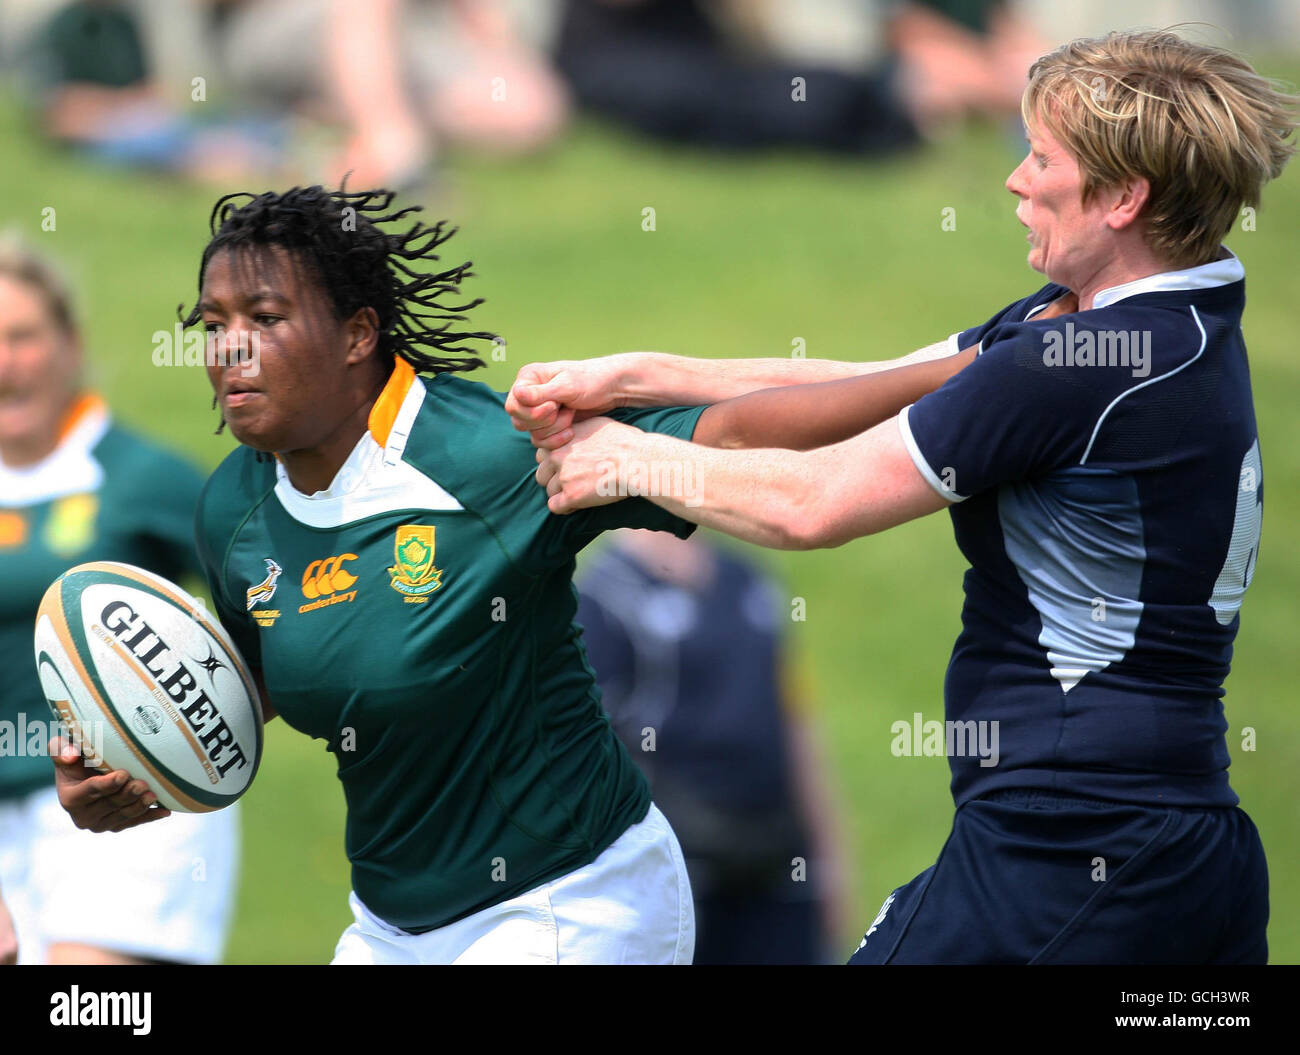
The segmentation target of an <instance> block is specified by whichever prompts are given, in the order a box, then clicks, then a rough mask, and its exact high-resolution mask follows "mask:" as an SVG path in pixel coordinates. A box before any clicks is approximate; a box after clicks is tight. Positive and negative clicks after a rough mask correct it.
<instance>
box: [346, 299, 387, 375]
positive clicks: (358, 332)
mask: <svg viewBox="0 0 1300 1055" xmlns="http://www.w3.org/2000/svg"><path fill="white" fill-rule="evenodd" d="M343 330H344V335H345V338H346V340H347V348H348V354H347V358H346V359H345V362H346V363H347V364H348V365H349V366H352V365H354V364H355V363H359V362H362V361H363V360H365V359H368V358H369V357H370V356H372V355H374V354H375V349H376V348H377V347H378V346H379V316H378V315H377V314H376V313H375V309H374V308H358V309H357V310H356V311H355V312H353V313H352V317H351V318H350V319H348V320H347V321H346V322H344V323H343Z"/></svg>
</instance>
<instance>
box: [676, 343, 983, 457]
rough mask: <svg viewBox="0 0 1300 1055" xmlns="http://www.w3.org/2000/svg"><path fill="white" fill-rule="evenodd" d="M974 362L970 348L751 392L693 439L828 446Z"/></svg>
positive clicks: (727, 405) (714, 409)
mask: <svg viewBox="0 0 1300 1055" xmlns="http://www.w3.org/2000/svg"><path fill="white" fill-rule="evenodd" d="M974 358H975V349H974V348H969V349H967V350H966V351H964V352H962V353H960V354H959V355H950V356H946V357H944V358H942V359H933V360H923V361H919V362H914V363H912V365H910V366H899V367H895V368H894V369H891V370H878V371H874V372H872V373H869V374H864V375H861V376H858V377H849V378H845V379H843V380H839V381H825V382H822V383H820V384H809V385H798V386H787V387H785V388H769V389H764V390H762V391H759V392H751V393H749V394H747V395H743V396H738V397H736V398H735V399H728V400H725V401H723V402H722V403H717V404H715V405H713V406H711V407H709V408H708V409H707V410H706V411H705V412H704V414H703V415H702V416H701V417H700V422H699V425H698V426H697V427H696V430H695V437H694V439H695V442H696V443H701V444H704V445H705V446H709V447H728V448H749V447H783V448H788V449H790V450H800V451H806V450H812V449H813V448H816V447H826V446H829V445H830V444H833V443H839V442H840V441H841V440H846V439H848V438H849V437H850V436H856V435H858V433H861V432H865V431H866V430H867V429H869V428H872V427H874V426H876V425H879V424H880V423H881V422H882V421H887V420H888V419H890V418H892V417H894V416H895V415H896V414H897V413H898V412H899V411H900V410H902V409H903V408H904V407H906V406H908V405H910V404H912V403H915V402H916V401H917V400H918V399H920V398H921V397H922V396H923V395H926V394H927V393H929V392H933V391H934V390H935V389H936V388H938V387H939V386H940V385H942V384H943V383H944V382H945V381H947V380H948V378H950V377H952V376H953V375H954V374H956V373H957V372H958V371H959V370H961V369H963V368H964V367H966V366H967V365H969V364H970V363H971V361H972V360H973V359H974Z"/></svg>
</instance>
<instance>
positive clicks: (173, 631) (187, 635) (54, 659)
mask: <svg viewBox="0 0 1300 1055" xmlns="http://www.w3.org/2000/svg"><path fill="white" fill-rule="evenodd" d="M35 644H36V669H37V672H38V674H39V675H40V679H41V687H42V689H43V690H44V692H45V698H46V700H47V701H48V702H49V704H50V707H51V708H53V710H54V712H55V718H56V719H58V720H61V721H62V723H63V724H64V726H65V727H66V728H67V729H68V731H69V733H70V734H71V737H72V738H73V739H74V741H75V742H76V743H77V744H78V746H80V747H81V750H82V755H83V756H84V757H85V758H86V760H87V764H88V765H91V766H93V767H94V768H97V769H98V770H99V771H100V772H103V773H107V772H111V771H112V770H115V769H125V770H126V771H127V772H128V773H130V774H131V776H132V777H137V778H139V779H140V780H143V781H144V782H145V783H146V784H148V785H149V788H150V790H152V791H153V792H154V793H155V794H156V795H157V796H158V801H159V802H161V803H162V804H163V805H164V806H166V807H167V808H168V809H172V810H180V811H181V812H183V813H208V812H211V811H212V810H219V809H222V808H223V807H225V806H229V805H230V804H231V803H232V802H234V801H235V800H236V799H237V798H239V796H240V795H242V794H243V793H244V792H245V791H247V790H248V786H249V784H251V783H252V781H253V776H254V774H255V773H256V772H257V766H258V763H259V762H260V761H261V758H262V707H261V702H260V700H259V698H258V693H257V687H256V685H255V684H254V682H253V678H252V676H251V675H250V674H249V671H248V667H247V666H246V665H245V663H244V660H243V657H241V656H240V654H239V651H238V650H237V649H236V648H235V645H234V642H232V641H231V640H230V638H229V636H228V635H227V634H226V632H225V630H223V629H222V627H221V625H220V624H219V623H218V622H217V621H216V620H215V619H214V618H213V617H211V616H209V615H208V613H207V610H206V609H205V608H204V606H203V604H202V603H201V602H200V601H198V600H196V599H195V598H193V597H191V596H190V595H189V594H188V593H186V592H185V591H184V590H182V589H181V588H180V587H179V586H176V585H175V584H173V583H170V582H168V581H167V580H166V579H164V578H161V577H160V576H157V575H154V574H152V573H151V572H147V571H145V570H144V569H143V568H136V567H134V566H132V565H130V564H118V563H114V562H110V561H98V562H95V563H91V564H81V565H78V566H77V567H75V568H72V569H71V570H70V571H67V572H64V573H63V575H61V576H60V577H59V578H58V579H56V580H55V581H54V582H53V583H52V584H51V585H50V588H49V589H48V590H46V591H45V597H44V598H43V599H42V600H41V607H40V609H39V610H38V612H37V613H36V642H35Z"/></svg>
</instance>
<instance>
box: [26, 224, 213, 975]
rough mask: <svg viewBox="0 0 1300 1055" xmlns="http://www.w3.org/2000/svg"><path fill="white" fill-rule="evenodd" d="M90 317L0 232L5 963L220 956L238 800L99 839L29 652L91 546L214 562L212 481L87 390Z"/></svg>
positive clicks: (192, 570) (118, 554)
mask: <svg viewBox="0 0 1300 1055" xmlns="http://www.w3.org/2000/svg"><path fill="white" fill-rule="evenodd" d="M81 332H82V331H81V328H80V326H79V325H78V321H77V319H76V315H75V312H74V310H73V306H72V298H71V295H70V293H69V292H68V290H67V288H66V286H65V285H64V283H63V282H62V281H61V280H60V278H59V276H58V275H57V273H56V272H55V271H54V270H53V269H52V268H51V267H50V265H49V264H48V263H47V262H46V261H45V260H44V259H43V258H42V257H41V256H40V255H38V254H36V253H35V252H33V251H32V250H31V249H29V248H28V247H26V246H25V245H23V244H22V243H20V242H18V241H16V240H12V239H9V238H6V239H3V240H0V583H2V584H3V587H2V588H0V889H2V890H3V893H4V897H5V898H6V899H7V900H8V901H9V903H10V908H11V909H12V915H13V931H14V932H15V933H12V934H10V937H9V941H8V942H6V927H5V924H4V921H5V918H6V914H5V913H4V912H3V911H2V910H0V963H2V962H4V959H5V956H6V951H5V950H6V947H8V949H9V950H10V954H12V951H13V942H14V941H15V940H16V942H17V947H18V952H19V954H21V962H23V963H43V962H48V963H56V964H58V963H61V964H70V963H79V964H86V963H130V962H134V961H137V960H160V961H168V962H178V963H213V962H215V961H216V960H218V959H220V957H221V950H222V946H223V944H224V942H225V935H226V930H227V928H228V924H229V920H230V912H231V909H232V907H233V903H234V887H235V881H236V873H237V861H238V855H239V824H238V813H237V811H236V810H228V811H225V812H223V813H216V814H204V815H199V814H191V815H188V816H185V817H180V818H177V823H175V824H174V825H173V826H169V827H168V829H167V830H164V829H161V828H142V829H140V830H139V831H133V832H129V833H127V834H126V835H125V836H123V837H122V838H120V839H96V838H94V837H93V836H91V835H90V834H89V833H88V832H84V831H77V829H76V828H74V827H73V826H72V825H71V824H69V823H68V818H67V816H66V814H64V812H63V810H62V809H60V807H59V800H58V796H57V794H56V792H55V785H54V767H52V766H51V765H50V760H49V757H48V754H49V752H48V750H47V745H48V743H49V741H50V738H51V727H52V726H53V727H54V728H55V729H57V728H58V723H56V722H55V721H54V720H53V715H52V713H51V711H50V707H49V704H48V703H46V700H45V694H44V692H42V691H41V683H40V680H39V678H38V677H37V674H36V666H35V664H34V663H33V662H32V627H33V624H34V622H35V618H36V609H37V607H38V606H39V605H40V602H41V597H42V595H43V594H44V593H45V590H46V588H47V587H48V586H49V585H50V583H51V582H53V581H54V580H55V579H57V578H58V577H59V576H60V575H62V574H63V573H64V572H65V571H67V570H68V569H69V568H70V567H72V566H73V565H76V564H81V563H84V562H85V561H88V560H116V561H126V562H128V563H131V564H137V565H141V566H143V567H145V568H147V569H149V570H150V571H153V572H156V573H158V574H160V575H165V576H168V577H169V578H172V579H180V578H182V577H186V578H188V577H190V576H192V575H198V574H200V570H199V567H198V559H197V555H196V554H195V552H194V534H193V528H192V525H193V521H194V508H195V504H196V502H197V500H198V496H199V490H200V488H201V487H202V484H203V479H202V477H201V476H200V475H199V474H198V472H197V471H196V470H195V469H194V468H193V467H191V466H190V465H188V464H187V463H186V462H184V461H182V460H181V459H180V458H177V457H175V456H174V455H172V454H170V453H169V452H167V451H165V450H163V449H162V448H161V447H159V446H158V445H157V444H156V443H153V442H150V441H148V440H146V439H144V438H143V437H141V436H137V435H136V434H134V433H133V432H130V431H128V430H127V429H124V428H123V427H122V426H121V425H119V424H118V423H117V422H116V421H115V420H114V419H113V416H112V414H111V413H110V411H109V408H108V406H107V405H106V404H105V403H104V401H103V400H102V399H101V398H100V397H99V396H98V395H96V394H95V393H94V392H92V391H90V390H89V389H88V388H87V387H86V385H85V383H84V378H83V376H82V363H83V355H82V350H81V347H82V337H81ZM143 788H144V785H143V783H139V784H138V789H139V790H143ZM196 860H197V861H203V862H204V868H203V870H202V874H201V875H198V874H196V870H195V867H194V862H195V861H196Z"/></svg>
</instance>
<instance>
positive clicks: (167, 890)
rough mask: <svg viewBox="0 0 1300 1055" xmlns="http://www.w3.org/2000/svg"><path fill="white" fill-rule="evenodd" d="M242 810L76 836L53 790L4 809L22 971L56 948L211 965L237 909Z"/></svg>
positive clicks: (9, 895) (1, 833)
mask: <svg viewBox="0 0 1300 1055" xmlns="http://www.w3.org/2000/svg"><path fill="white" fill-rule="evenodd" d="M237 809H238V806H231V807H229V808H227V809H224V810H221V811H219V812H217V813H207V814H190V813H175V812H173V813H172V815H171V816H170V817H168V818H166V819H165V820H161V821H153V822H151V823H149V824H146V825H144V826H143V827H140V828H132V829H130V830H128V831H124V832H116V833H111V832H105V833H102V834H95V833H94V832H88V831H82V830H80V829H79V828H77V826H76V825H74V824H73V823H72V818H71V817H69V816H68V815H67V813H66V812H65V811H64V809H63V807H62V806H60V805H59V799H58V795H57V794H56V792H55V790H54V786H53V785H52V784H51V786H50V787H48V788H42V789H41V790H40V791H36V792H33V793H32V794H30V795H27V796H25V797H23V798H19V799H7V800H3V801H0V896H3V897H4V900H5V903H6V904H7V905H8V906H9V912H10V914H11V915H12V916H13V919H14V929H15V930H16V931H17V932H18V957H19V962H20V963H44V962H45V954H46V950H47V948H48V947H49V946H50V945H54V944H56V943H60V942H69V943H75V944H77V945H91V946H94V947H96V948H101V949H109V950H112V951H113V952H119V953H123V954H125V955H127V956H135V957H139V958H141V959H152V960H175V961H180V962H183V963H215V962H216V961H217V960H219V959H220V958H221V953H222V949H223V947H224V945H225V940H226V933H227V931H228V929H229V925H230V913H231V909H232V908H233V905H234V893H235V881H236V878H237V875H238V865H239V818H238V816H237V814H236V810H237Z"/></svg>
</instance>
